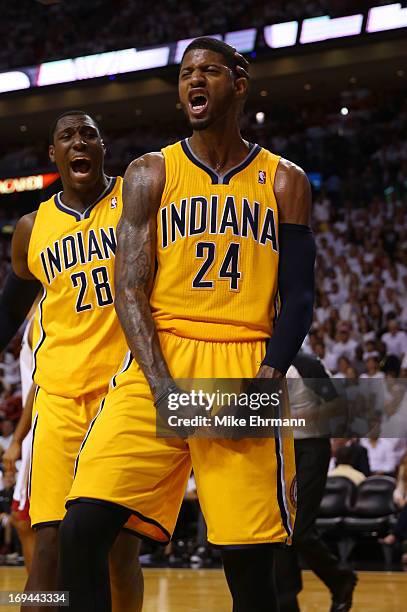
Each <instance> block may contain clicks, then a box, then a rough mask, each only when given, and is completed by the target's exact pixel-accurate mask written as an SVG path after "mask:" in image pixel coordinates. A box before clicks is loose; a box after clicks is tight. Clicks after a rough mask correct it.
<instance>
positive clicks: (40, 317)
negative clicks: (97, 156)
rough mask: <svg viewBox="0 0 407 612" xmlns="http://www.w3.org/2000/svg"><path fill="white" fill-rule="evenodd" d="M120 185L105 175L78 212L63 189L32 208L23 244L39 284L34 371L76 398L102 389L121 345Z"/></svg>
mask: <svg viewBox="0 0 407 612" xmlns="http://www.w3.org/2000/svg"><path fill="white" fill-rule="evenodd" d="M122 184H123V179H122V178H121V177H117V178H109V182H108V186H107V188H106V189H105V191H104V192H103V193H102V194H101V196H100V197H99V198H98V199H97V200H96V202H94V203H93V204H92V205H91V206H89V207H88V208H87V209H86V210H85V211H83V213H79V212H77V211H76V210H73V209H72V208H69V206H68V205H67V204H65V203H63V202H62V200H61V193H59V194H57V195H55V196H53V197H52V198H50V199H49V200H47V201H46V202H42V203H41V204H40V206H39V208H38V212H37V216H36V219H35V222H34V226H33V230H32V234H31V238H30V244H29V248H28V267H29V269H30V271H31V273H32V274H33V275H34V276H35V277H36V278H38V279H39V280H40V281H41V283H42V285H43V295H42V298H41V300H40V303H39V306H38V309H37V313H36V325H35V328H34V330H35V331H34V342H33V357H34V367H33V377H34V380H35V382H36V383H37V385H39V387H41V388H43V389H44V390H45V391H47V392H48V393H50V394H54V395H60V396H64V397H79V396H82V395H85V394H86V393H90V392H93V391H96V390H99V389H102V388H103V387H107V386H108V384H109V380H110V378H111V377H112V376H113V375H114V374H115V372H116V371H117V369H118V367H119V365H120V362H121V360H122V359H123V356H124V354H125V352H126V350H127V345H126V341H125V338H124V334H123V332H122V329H121V327H120V323H119V320H118V318H117V316H116V312H115V309H114V304H113V299H114V294H113V291H114V287H113V280H114V278H113V273H114V256H115V251H116V227H117V223H118V221H119V219H120V215H121V212H122V207H123V203H122Z"/></svg>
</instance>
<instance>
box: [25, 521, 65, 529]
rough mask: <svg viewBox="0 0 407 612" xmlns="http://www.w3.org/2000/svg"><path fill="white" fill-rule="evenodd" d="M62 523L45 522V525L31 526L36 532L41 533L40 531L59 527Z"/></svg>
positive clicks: (36, 524)
mask: <svg viewBox="0 0 407 612" xmlns="http://www.w3.org/2000/svg"><path fill="white" fill-rule="evenodd" d="M61 523H62V521H44V522H43V523H35V525H31V527H32V528H33V529H34V531H39V530H40V529H45V528H46V527H59V526H60V524H61Z"/></svg>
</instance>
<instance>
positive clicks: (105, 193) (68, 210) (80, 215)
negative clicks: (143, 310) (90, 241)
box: [54, 176, 117, 221]
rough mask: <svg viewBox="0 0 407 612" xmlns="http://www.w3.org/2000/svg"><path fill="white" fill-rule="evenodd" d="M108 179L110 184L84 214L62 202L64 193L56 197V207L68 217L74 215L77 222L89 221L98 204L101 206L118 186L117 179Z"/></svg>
mask: <svg viewBox="0 0 407 612" xmlns="http://www.w3.org/2000/svg"><path fill="white" fill-rule="evenodd" d="M107 178H108V183H107V186H106V188H105V189H104V190H103V191H102V193H101V194H100V195H99V197H98V198H97V199H96V200H95V201H94V202H93V203H92V204H91V205H90V206H88V207H87V208H85V210H84V211H83V212H81V213H80V212H79V211H77V210H75V209H74V208H71V207H70V206H67V205H66V204H64V203H63V202H62V200H61V195H62V193H63V192H62V191H60V192H59V193H57V194H56V195H55V196H54V202H55V206H56V207H57V208H59V210H60V211H62V212H64V213H66V214H67V215H72V217H75V219H76V221H82V220H83V219H88V218H89V215H90V213H91V212H92V210H93V209H94V208H95V206H96V204H99V202H100V201H101V200H103V199H104V198H106V197H107V196H108V195H109V193H111V192H112V191H113V189H114V186H115V185H116V180H117V177H113V176H109V177H107Z"/></svg>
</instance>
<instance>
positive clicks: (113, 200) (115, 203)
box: [110, 196, 117, 208]
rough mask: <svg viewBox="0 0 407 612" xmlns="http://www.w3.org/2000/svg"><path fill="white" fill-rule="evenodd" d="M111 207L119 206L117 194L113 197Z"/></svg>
mask: <svg viewBox="0 0 407 612" xmlns="http://www.w3.org/2000/svg"><path fill="white" fill-rule="evenodd" d="M110 208H117V198H116V196H115V197H114V198H112V199H111V202H110Z"/></svg>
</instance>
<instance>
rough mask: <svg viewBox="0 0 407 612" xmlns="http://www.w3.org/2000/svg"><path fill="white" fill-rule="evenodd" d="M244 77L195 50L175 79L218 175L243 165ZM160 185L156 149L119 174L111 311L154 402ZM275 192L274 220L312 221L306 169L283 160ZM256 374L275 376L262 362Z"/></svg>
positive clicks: (159, 357) (158, 385) (164, 376)
mask: <svg viewBox="0 0 407 612" xmlns="http://www.w3.org/2000/svg"><path fill="white" fill-rule="evenodd" d="M247 87H248V83H247V79H246V78H245V77H237V78H236V77H235V75H234V74H233V72H232V71H231V70H230V68H228V67H227V66H225V65H224V60H223V57H222V55H220V54H218V53H215V52H213V51H208V50H203V49H196V50H193V51H190V52H189V53H187V55H186V56H185V58H184V60H183V62H182V66H181V70H180V78H179V96H180V100H181V104H182V106H183V108H184V112H185V113H186V114H187V118H188V121H189V123H190V125H191V127H192V129H193V130H194V132H193V135H192V137H191V138H190V140H189V144H190V146H191V148H192V150H193V152H194V153H195V154H196V155H197V156H198V157H199V158H200V159H202V160H203V161H204V162H205V163H206V164H208V165H209V166H211V167H212V168H213V169H214V170H216V171H217V172H221V173H225V172H227V171H228V170H229V169H230V168H232V167H234V166H236V165H237V164H239V163H241V162H242V161H243V160H244V159H245V157H246V155H247V151H248V145H247V143H246V141H245V140H243V139H242V137H241V135H240V129H239V116H240V113H241V108H242V105H243V103H244V100H245V99H246V97H247ZM193 92H195V93H197V94H203V95H205V96H206V98H207V99H208V105H207V112H206V114H205V117H203V118H196V117H194V116H193V114H191V112H190V110H189V100H190V96H191V93H193ZM164 185H165V162H164V157H163V155H162V154H161V153H149V154H146V155H143V156H142V157H140V158H139V159H137V160H135V161H134V162H132V163H131V164H130V166H129V168H128V169H127V172H126V174H125V177H124V188H123V215H122V219H121V221H120V223H119V225H118V231H117V239H118V244H117V252H116V264H115V265H116V268H115V285H116V302H115V304H116V310H117V313H118V316H119V319H120V322H121V324H122V327H123V329H124V332H125V334H126V338H127V342H128V344H129V347H130V350H131V351H132V353H133V355H134V357H135V359H136V360H137V362H138V363H139V365H140V367H141V368H142V370H143V372H144V375H145V377H146V379H147V381H148V383H149V385H150V388H151V391H152V394H153V397H154V399H155V401H156V400H157V399H158V398H159V397H160V395H162V394H163V393H165V391H166V390H167V389H168V385H169V381H170V380H171V375H170V372H169V370H168V366H167V364H166V362H165V359H164V356H163V354H162V351H161V347H160V343H159V339H158V334H157V330H156V327H155V324H154V320H153V317H152V314H151V309H150V304H149V295H150V292H151V288H152V284H153V280H154V268H155V253H156V232H157V212H158V209H159V207H160V203H161V197H162V193H163V189H164ZM274 191H275V195H276V199H277V205H278V209H279V223H296V224H302V225H309V224H310V211H311V188H310V184H309V181H308V179H307V177H306V175H305V173H304V171H303V170H302V169H301V168H299V167H298V166H296V165H295V164H293V163H291V162H289V161H287V160H285V159H281V160H280V163H279V165H278V169H277V174H276V180H275V186H274ZM257 376H258V377H262V378H280V377H282V374H281V373H280V372H278V371H277V370H276V369H274V368H271V367H269V366H266V365H263V366H261V367H260V369H259V372H258V374H257Z"/></svg>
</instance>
